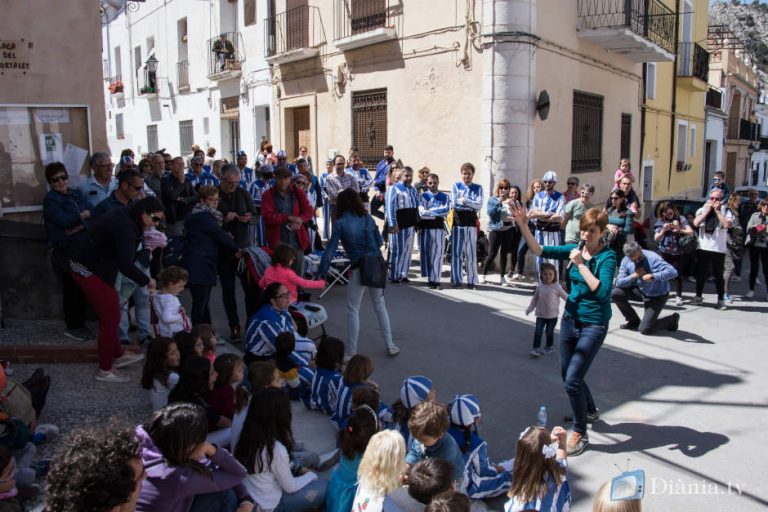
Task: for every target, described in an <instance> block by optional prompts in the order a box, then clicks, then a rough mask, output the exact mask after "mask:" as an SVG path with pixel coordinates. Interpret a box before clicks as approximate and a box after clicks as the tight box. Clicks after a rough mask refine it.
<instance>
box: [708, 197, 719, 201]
mask: <svg viewBox="0 0 768 512" xmlns="http://www.w3.org/2000/svg"><path fill="white" fill-rule="evenodd" d="M709 198H710V199H711V200H713V201H720V199H721V198H720V197H719V196H709Z"/></svg>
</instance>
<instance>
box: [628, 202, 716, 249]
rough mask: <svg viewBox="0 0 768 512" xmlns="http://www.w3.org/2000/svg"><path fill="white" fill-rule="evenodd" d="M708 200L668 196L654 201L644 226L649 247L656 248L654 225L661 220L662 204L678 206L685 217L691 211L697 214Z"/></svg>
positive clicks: (678, 209)
mask: <svg viewBox="0 0 768 512" xmlns="http://www.w3.org/2000/svg"><path fill="white" fill-rule="evenodd" d="M705 202H706V199H704V198H702V199H675V198H668V199H660V200H658V201H654V203H653V208H651V212H650V216H649V217H648V218H647V219H645V222H644V223H643V227H644V228H645V231H646V234H647V235H646V236H647V240H648V247H649V248H653V249H655V248H656V241H655V240H654V239H653V235H654V233H655V230H654V228H653V227H654V226H655V225H656V221H657V220H659V216H660V213H659V208H660V207H661V205H662V204H669V203H671V204H673V205H674V206H676V207H677V211H679V212H680V215H682V216H683V217H685V216H687V215H688V214H689V213H690V214H692V215H696V212H697V211H698V209H699V208H701V207H702V206H704V203H705Z"/></svg>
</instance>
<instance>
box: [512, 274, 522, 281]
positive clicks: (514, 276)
mask: <svg viewBox="0 0 768 512" xmlns="http://www.w3.org/2000/svg"><path fill="white" fill-rule="evenodd" d="M522 279H523V274H518V273H517V272H515V274H514V275H513V276H512V280H513V281H521V280H522Z"/></svg>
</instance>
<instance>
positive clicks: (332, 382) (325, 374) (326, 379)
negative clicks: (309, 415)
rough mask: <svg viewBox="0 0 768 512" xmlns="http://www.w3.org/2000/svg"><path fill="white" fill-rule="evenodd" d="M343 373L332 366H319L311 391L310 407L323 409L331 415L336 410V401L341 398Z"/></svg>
mask: <svg viewBox="0 0 768 512" xmlns="http://www.w3.org/2000/svg"><path fill="white" fill-rule="evenodd" d="M341 380H342V377H341V374H340V373H339V371H338V370H335V369H330V368H320V367H318V368H317V371H316V372H315V377H314V378H313V379H312V390H311V392H310V397H309V404H310V409H316V410H318V411H322V412H324V413H325V414H328V415H329V416H330V415H332V414H333V413H334V412H335V411H336V403H337V402H338V399H339V388H340V386H341Z"/></svg>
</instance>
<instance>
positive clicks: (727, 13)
mask: <svg viewBox="0 0 768 512" xmlns="http://www.w3.org/2000/svg"><path fill="white" fill-rule="evenodd" d="M709 24H710V25H725V26H726V27H728V28H729V29H730V30H731V31H732V32H733V33H734V34H735V35H736V37H738V38H739V39H741V41H742V42H743V43H744V45H745V47H746V51H747V52H748V53H749V54H750V55H751V56H752V60H753V62H755V63H756V64H757V66H758V67H759V68H760V70H761V71H763V72H768V4H761V3H759V2H757V1H753V2H741V1H739V0H728V1H718V2H715V3H713V4H712V5H711V6H710V7H709Z"/></svg>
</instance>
